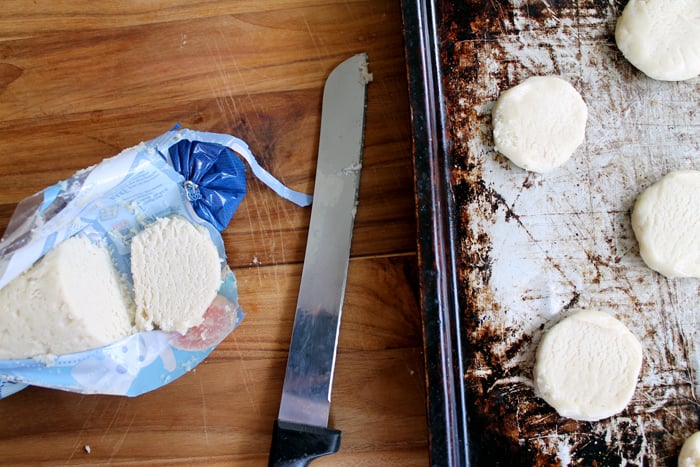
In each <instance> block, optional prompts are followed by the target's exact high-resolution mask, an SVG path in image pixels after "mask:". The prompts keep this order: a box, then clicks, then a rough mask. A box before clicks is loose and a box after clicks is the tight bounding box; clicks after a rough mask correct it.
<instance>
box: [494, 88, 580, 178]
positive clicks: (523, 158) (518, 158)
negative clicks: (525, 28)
mask: <svg viewBox="0 0 700 467" xmlns="http://www.w3.org/2000/svg"><path fill="white" fill-rule="evenodd" d="M587 118H588V109H587V107H586V104H585V102H584V101H583V99H582V98H581V95H580V94H579V93H578V91H576V89H574V87H573V86H572V85H571V84H569V83H568V82H566V81H564V80H563V79H561V78H558V77H556V76H534V77H531V78H528V79H526V80H525V81H523V82H522V83H520V84H518V85H517V86H514V87H512V88H510V89H508V90H507V91H505V92H503V93H502V94H501V95H500V96H499V98H498V100H497V101H496V104H495V106H494V108H493V112H492V120H493V139H494V143H495V146H496V150H497V151H498V152H500V153H501V154H503V155H504V156H506V157H507V158H508V159H510V160H511V161H512V162H513V163H514V164H515V165H517V166H519V167H522V168H523V169H526V170H530V171H532V172H540V173H544V172H548V171H550V170H552V169H554V168H556V167H559V166H561V165H563V164H564V163H565V162H566V161H567V160H569V158H570V157H571V155H572V154H573V153H574V151H575V150H576V148H577V147H578V146H579V145H580V144H581V143H582V142H583V139H584V137H585V133H586V120H587Z"/></svg>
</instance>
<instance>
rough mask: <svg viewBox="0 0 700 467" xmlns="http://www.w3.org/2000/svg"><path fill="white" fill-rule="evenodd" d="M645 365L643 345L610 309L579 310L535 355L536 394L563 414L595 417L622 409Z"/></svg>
mask: <svg viewBox="0 0 700 467" xmlns="http://www.w3.org/2000/svg"><path fill="white" fill-rule="evenodd" d="M641 367H642V346H641V344H640V343H639V341H638V340H637V338H636V337H635V336H634V335H633V334H632V333H631V332H630V331H629V330H628V329H627V327H626V326H625V325H624V324H622V323H621V322H620V321H618V320H617V319H615V318H613V317H612V316H610V315H609V314H607V313H604V312H601V311H593V310H581V311H579V312H576V313H575V314H573V315H571V316H569V317H567V318H565V319H564V320H562V321H561V322H559V323H557V324H556V325H555V326H554V327H552V328H551V329H550V330H549V331H547V333H546V334H545V335H544V337H543V338H542V341H541V342H540V344H539V346H538V348H537V354H536V358H535V367H534V380H535V387H536V390H537V392H538V395H539V396H540V397H542V398H543V399H544V400H545V401H546V402H547V403H548V404H549V405H551V406H552V407H554V409H555V410H556V411H557V412H558V413H559V415H561V416H562V417H568V418H573V419H576V420H584V421H596V420H601V419H603V418H607V417H610V416H612V415H615V414H617V413H619V412H621V411H622V410H623V409H624V408H625V407H626V406H627V404H629V401H630V400H631V398H632V394H633V393H634V389H635V387H636V385H637V378H638V376H639V371H640V370H641Z"/></svg>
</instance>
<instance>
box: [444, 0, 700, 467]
mask: <svg viewBox="0 0 700 467" xmlns="http://www.w3.org/2000/svg"><path fill="white" fill-rule="evenodd" d="M470 3H474V4H473V5H471V4H470ZM621 3H624V2H606V1H600V0H599V1H578V2H561V1H549V2H545V1H511V2H505V1H501V2H486V4H483V3H482V2H467V4H468V6H461V7H454V6H453V7H449V6H446V7H445V12H444V13H445V16H446V19H445V20H444V21H443V26H442V27H443V28H444V30H445V35H447V36H448V38H449V39H450V40H449V41H447V42H449V44H450V45H449V47H445V48H444V50H443V55H442V61H443V62H444V64H445V65H444V70H443V71H444V72H445V80H444V81H445V82H444V86H445V92H446V95H447V103H448V115H449V116H450V119H449V122H450V127H449V129H448V130H449V132H450V140H451V142H452V144H453V147H452V153H453V157H454V168H453V172H452V178H453V179H452V185H453V191H454V196H455V201H456V205H457V208H458V216H459V218H458V222H457V239H458V251H459V261H458V269H459V280H460V283H461V285H462V290H460V299H461V305H462V308H463V309H464V329H465V335H466V338H465V339H466V348H467V356H466V357H465V359H466V364H465V368H466V369H467V370H466V371H467V373H466V375H465V380H466V383H467V387H468V389H469V392H468V394H467V398H468V399H470V402H471V407H472V408H471V410H472V414H471V415H472V418H471V419H470V421H471V427H472V433H476V432H479V431H481V434H479V435H475V436H479V437H480V438H479V441H480V445H481V446H482V447H481V448H478V449H479V450H480V451H482V455H490V453H491V452H493V454H494V455H498V456H501V457H502V458H504V459H519V461H518V462H523V463H525V464H532V463H535V464H538V465H590V463H591V462H594V461H595V462H598V463H599V464H601V465H621V464H627V465H642V464H644V465H666V464H667V463H669V462H671V460H672V459H673V458H674V456H675V455H676V454H677V450H678V449H679V447H680V444H681V443H682V441H683V439H684V437H685V436H687V435H689V434H690V433H692V432H693V431H695V430H696V429H697V427H698V423H699V411H698V404H697V397H698V394H697V392H698V390H697V388H700V384H698V379H699V376H698V375H700V372H698V369H699V368H700V342H699V337H700V335H699V332H698V328H699V326H698V325H699V324H700V323H698V321H699V320H700V282H699V281H697V280H692V279H691V280H669V279H666V278H664V277H663V276H660V275H659V274H657V273H655V272H653V271H651V270H650V269H649V268H647V267H646V266H645V265H644V263H643V262H642V260H641V259H640V257H639V251H638V247H637V243H636V240H635V238H634V235H633V233H632V230H631V226H630V215H629V213H630V209H631V207H632V205H633V202H634V199H635V198H636V196H637V195H638V194H639V193H640V192H641V191H642V190H643V189H644V188H646V187H647V186H648V185H650V184H651V183H653V182H654V181H655V180H657V179H658V178H660V177H661V176H662V175H664V174H665V173H667V172H668V171H670V170H677V169H691V168H694V169H700V135H699V133H698V128H700V114H698V112H697V102H698V97H699V94H700V91H699V88H698V86H697V81H696V82H690V83H687V82H686V83H667V82H657V81H653V80H650V79H648V78H646V77H645V76H643V75H642V74H641V73H639V72H637V71H636V70H635V69H634V68H633V67H632V66H631V65H629V64H628V63H627V62H626V61H625V60H624V58H623V57H622V55H621V54H620V53H619V51H618V50H617V48H616V47H615V44H614V39H613V31H614V25H615V19H616V17H617V15H618V13H619V11H620V10H621V6H622V5H621ZM549 74H553V75H558V76H560V77H562V78H564V79H566V80H568V81H569V82H570V83H571V84H572V85H573V86H574V87H575V88H576V89H577V90H578V91H579V92H580V93H581V95H582V96H583V98H584V100H585V101H586V104H587V105H588V109H589V121H588V125H587V131H586V140H585V142H584V144H583V146H581V147H580V148H579V149H578V150H577V152H576V153H575V154H574V156H573V157H572V159H571V160H570V161H569V162H568V163H567V164H566V165H565V166H564V167H562V168H560V169H557V170H555V171H554V172H550V173H548V174H546V175H536V174H533V173H529V172H526V171H524V170H522V169H519V168H517V167H515V166H514V165H512V164H510V163H509V162H508V160H507V159H505V158H504V157H503V156H501V155H499V154H497V153H496V152H495V151H494V150H493V141H492V138H491V125H490V124H491V122H490V112H491V108H492V106H493V103H494V101H495V100H496V98H497V97H498V95H499V93H500V92H502V91H503V90H505V89H507V88H509V87H511V86H514V85H515V84H517V83H519V82H520V81H522V80H524V79H525V78H527V77H529V76H535V75H549ZM580 308H593V309H600V310H604V311H608V312H610V313H611V314H612V315H613V316H615V317H616V318H618V319H620V320H621V321H622V322H624V323H625V324H626V325H627V326H628V327H629V328H630V330H631V331H632V332H633V333H634V334H635V335H636V336H637V337H638V338H639V339H640V341H641V342H642V345H643V347H644V363H643V368H642V375H641V377H640V380H639V383H638V386H637V390H636V392H635V395H634V398H633V400H632V402H631V403H630V405H629V406H628V408H627V410H625V411H624V412H623V413H621V414H620V415H618V416H615V417H612V418H610V419H608V420H604V421H601V422H595V423H588V422H576V421H573V420H567V419H562V418H561V417H559V416H558V415H557V414H556V412H554V411H553V410H552V409H551V408H549V407H548V406H547V405H546V404H545V403H544V402H543V401H541V400H540V399H539V398H537V397H536V394H535V390H534V388H533V385H532V369H531V368H532V364H533V362H534V352H535V350H536V348H537V344H538V342H539V340H540V338H541V336H542V334H543V333H544V332H546V330H547V329H548V328H549V327H551V326H552V325H553V324H555V323H556V322H557V321H558V320H559V319H561V318H562V317H564V316H566V315H567V314H568V313H569V312H571V311H573V310H576V309H580ZM509 456H510V457H509Z"/></svg>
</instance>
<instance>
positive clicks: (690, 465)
mask: <svg viewBox="0 0 700 467" xmlns="http://www.w3.org/2000/svg"><path fill="white" fill-rule="evenodd" d="M699 465H700V431H696V432H695V433H693V434H692V435H690V436H689V437H688V439H686V440H685V442H684V443H683V447H682V448H681V452H680V454H678V467H697V466H699Z"/></svg>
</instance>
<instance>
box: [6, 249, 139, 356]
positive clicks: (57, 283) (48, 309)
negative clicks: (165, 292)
mask: <svg viewBox="0 0 700 467" xmlns="http://www.w3.org/2000/svg"><path fill="white" fill-rule="evenodd" d="M133 318H134V306H133V303H132V301H131V299H130V297H129V295H128V293H127V291H126V289H125V286H124V284H123V283H122V281H121V279H120V277H119V275H118V273H117V270H116V268H115V267H114V264H113V263H112V259H111V257H110V255H109V252H108V251H107V249H106V248H104V247H101V246H97V245H94V244H92V243H91V242H90V240H88V239H87V238H84V237H79V236H76V237H71V238H69V239H67V240H65V241H64V242H62V243H61V244H60V245H58V246H56V247H55V248H53V249H52V250H51V251H49V252H48V253H47V254H46V255H45V256H44V257H43V258H42V259H40V260H39V261H38V262H36V263H35V264H34V265H33V266H32V267H31V268H29V269H28V270H26V271H25V272H24V273H22V274H20V275H19V276H18V277H17V278H15V279H14V280H12V281H11V282H10V283H8V284H7V285H6V286H5V287H3V288H2V289H1V290H0V359H17V358H28V357H43V356H50V355H61V354H67V353H73V352H81V351H85V350H90V349H93V348H97V347H101V346H103V345H107V344H110V343H112V342H113V341H115V340H118V339H121V338H123V337H126V336H128V335H129V334H131V333H132V332H133V325H132V322H133Z"/></svg>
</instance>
